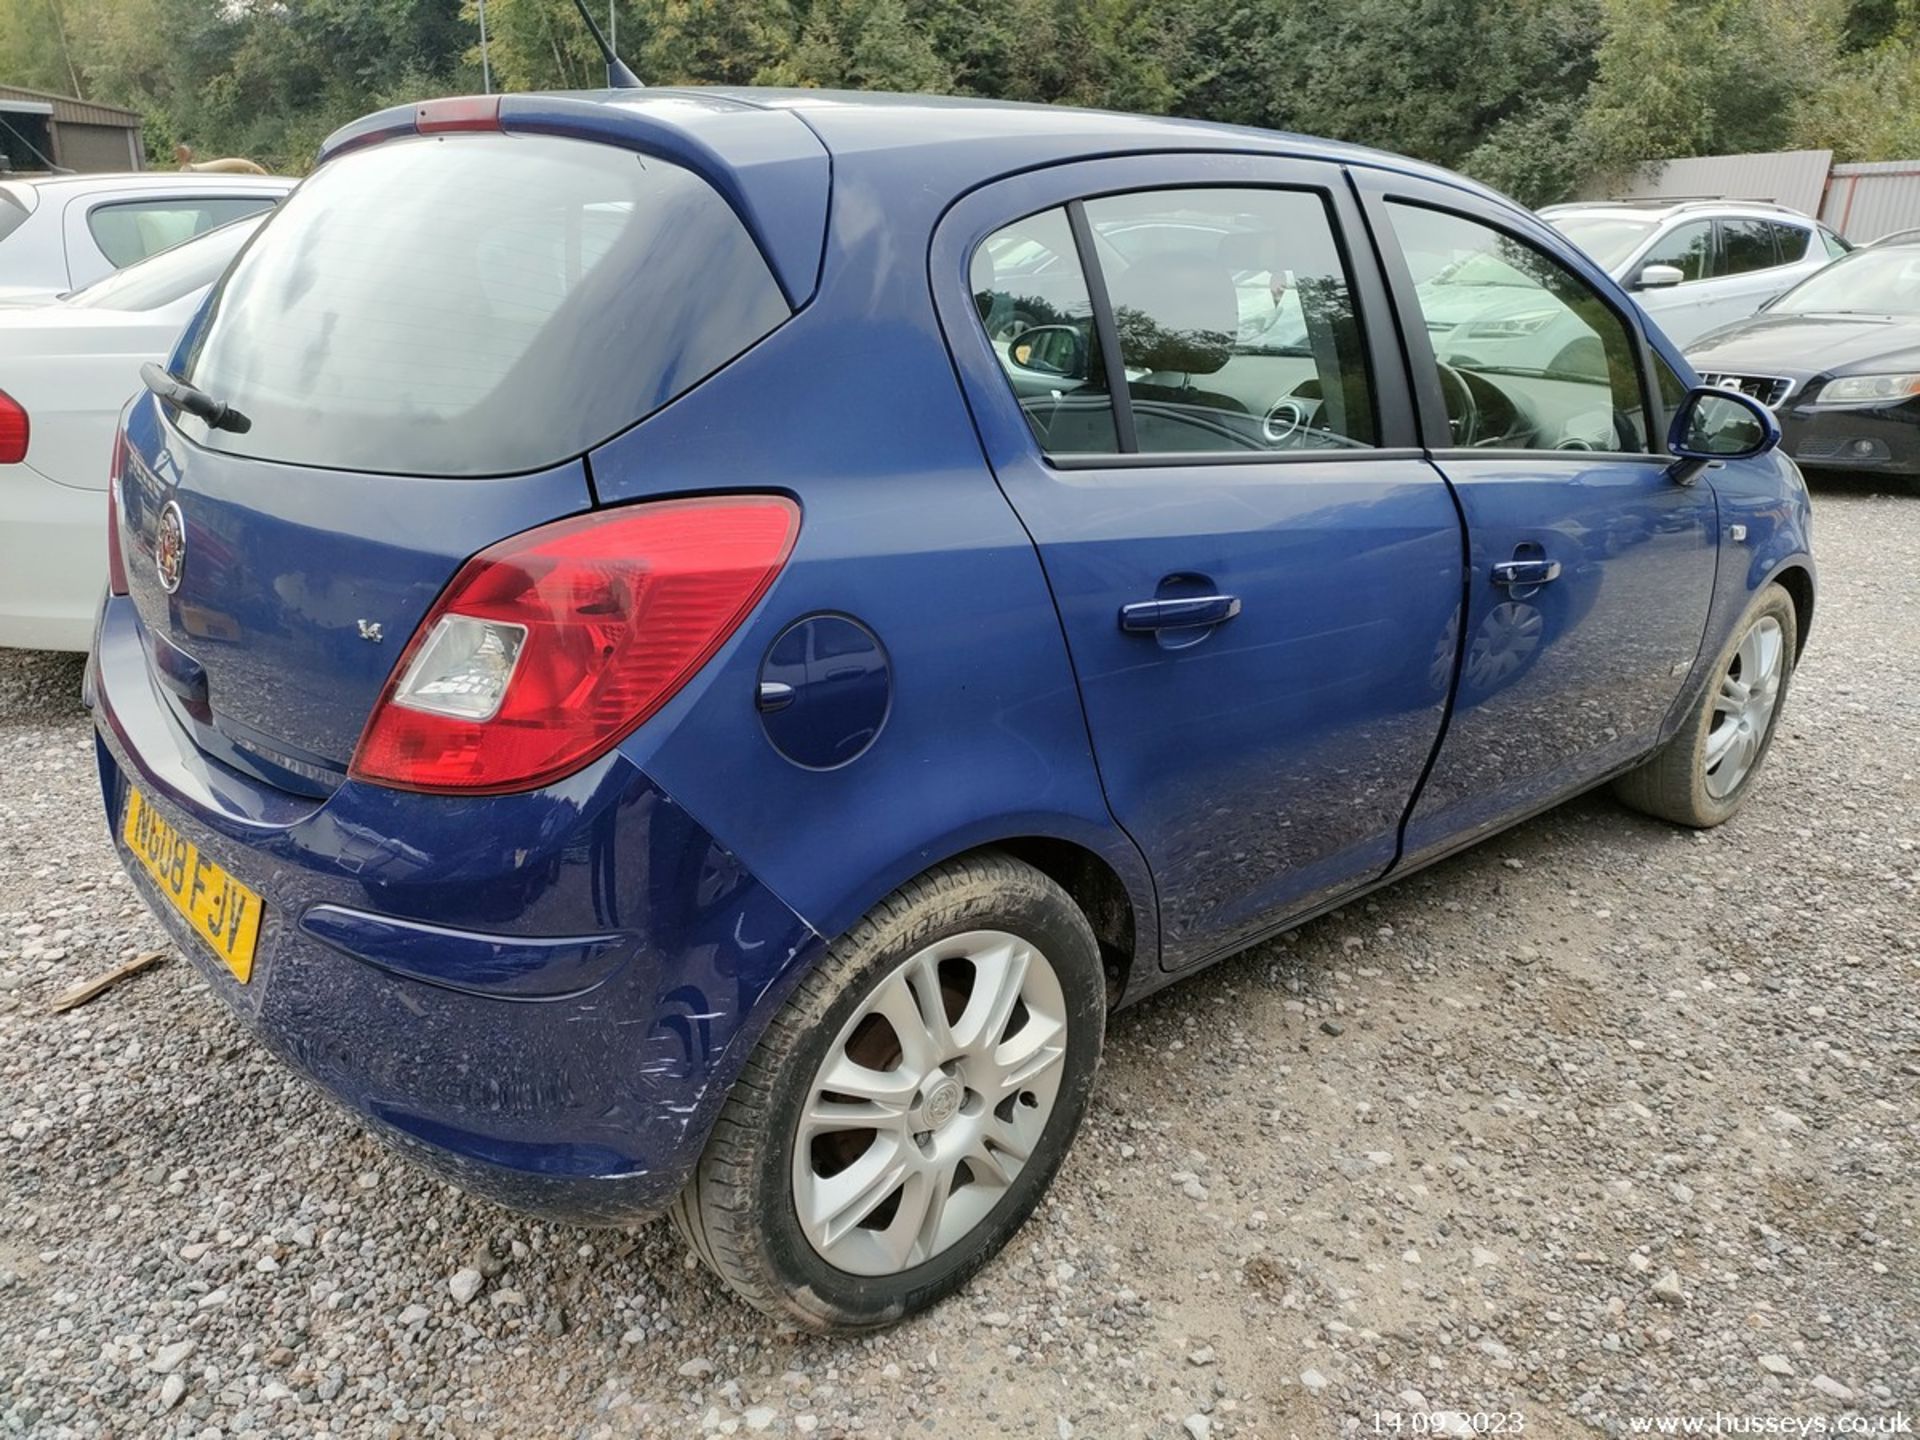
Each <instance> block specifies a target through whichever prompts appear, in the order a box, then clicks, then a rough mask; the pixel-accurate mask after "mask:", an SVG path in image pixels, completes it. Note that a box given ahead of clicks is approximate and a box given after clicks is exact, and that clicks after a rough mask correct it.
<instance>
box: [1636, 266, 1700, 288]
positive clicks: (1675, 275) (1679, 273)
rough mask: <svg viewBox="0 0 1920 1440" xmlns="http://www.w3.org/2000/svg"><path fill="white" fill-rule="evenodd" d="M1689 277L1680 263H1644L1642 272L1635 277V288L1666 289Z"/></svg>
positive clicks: (1641, 268)
mask: <svg viewBox="0 0 1920 1440" xmlns="http://www.w3.org/2000/svg"><path fill="white" fill-rule="evenodd" d="M1686 278H1687V272H1686V271H1684V270H1682V269H1681V268H1680V267H1679V266H1678V265H1642V266H1641V267H1640V274H1639V275H1638V276H1637V277H1635V279H1634V282H1633V288H1634V289H1636V290H1665V289H1666V288H1668V287H1669V286H1671V285H1678V284H1679V283H1680V282H1681V281H1683V280H1685V279H1686Z"/></svg>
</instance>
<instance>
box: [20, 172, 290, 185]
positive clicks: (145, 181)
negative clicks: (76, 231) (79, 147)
mask: <svg viewBox="0 0 1920 1440" xmlns="http://www.w3.org/2000/svg"><path fill="white" fill-rule="evenodd" d="M7 180H8V183H9V184H16V185H26V186H30V187H32V188H33V189H35V190H178V189H180V188H181V187H183V186H184V187H186V188H188V189H193V190H199V189H207V190H260V189H269V190H274V189H279V190H291V189H292V188H293V187H294V186H295V185H297V184H299V183H300V182H299V181H298V180H297V179H295V178H294V177H293V176H290V175H227V174H222V173H220V172H218V171H208V170H119V171H114V170H109V171H90V172H88V173H87V174H85V175H36V176H26V175H9V176H8V177H7Z"/></svg>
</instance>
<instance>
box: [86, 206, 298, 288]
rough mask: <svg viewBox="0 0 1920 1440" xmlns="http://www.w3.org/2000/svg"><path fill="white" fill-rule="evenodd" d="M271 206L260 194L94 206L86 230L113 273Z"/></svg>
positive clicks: (88, 216) (89, 213)
mask: <svg viewBox="0 0 1920 1440" xmlns="http://www.w3.org/2000/svg"><path fill="white" fill-rule="evenodd" d="M272 204H273V201H272V200H271V199H268V198H267V197H265V196H246V197H241V196H228V197H225V198H202V199H199V200H186V199H178V198H175V199H167V200H126V201H122V202H120V203H118V204H114V205H96V206H95V207H94V208H93V209H92V210H90V211H89V212H88V213H87V229H88V230H89V231H90V232H91V233H92V235H93V243H94V244H96V245H98V246H99V247H100V253H101V254H102V255H104V256H106V257H107V259H108V261H109V262H110V263H111V264H112V265H113V267H114V269H116V270H118V269H119V268H120V267H121V266H123V265H131V264H133V262H134V261H136V260H144V259H146V258H147V256H149V255H158V254H159V253H160V252H161V251H162V250H169V249H171V248H173V247H174V246H175V245H178V244H179V243H180V242H181V241H182V240H191V239H192V238H193V237H194V236H196V235H204V234H205V233H206V232H207V231H209V230H214V229H218V228H219V227H220V226H222V225H225V224H227V223H228V222H229V221H232V220H238V219H240V218H241V217H242V216H245V215H252V214H254V213H255V212H257V211H260V210H265V209H267V208H268V207H269V206H271V205H272Z"/></svg>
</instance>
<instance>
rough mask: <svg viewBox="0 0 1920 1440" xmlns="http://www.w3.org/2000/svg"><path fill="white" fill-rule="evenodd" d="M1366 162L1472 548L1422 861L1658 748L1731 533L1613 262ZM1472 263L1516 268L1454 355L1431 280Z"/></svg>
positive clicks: (1423, 799) (1412, 825)
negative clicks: (1429, 310) (1490, 317)
mask: <svg viewBox="0 0 1920 1440" xmlns="http://www.w3.org/2000/svg"><path fill="white" fill-rule="evenodd" d="M1360 173H1361V174H1363V176H1364V178H1363V179H1362V180H1361V182H1360V183H1361V186H1362V190H1363V194H1364V197H1365V204H1366V209H1367V214H1368V217H1369V219H1370V220H1371V221H1372V223H1373V227H1374V232H1375V234H1376V235H1377V236H1378V237H1380V240H1381V244H1382V250H1383V258H1384V259H1385V261H1386V265H1387V269H1388V274H1389V276H1390V278H1391V282H1392V285H1393V289H1394V293H1395V296H1396V299H1397V300H1398V303H1399V305H1400V307H1401V313H1402V316H1403V325H1404V329H1405V330H1406V332H1407V334H1408V336H1409V339H1410V345H1409V350H1410V359H1411V360H1412V363H1413V367H1414V383H1415V387H1416V392H1417V394H1418V396H1419V403H1420V410H1421V415H1422V423H1423V427H1424V429H1425V432H1426V434H1427V435H1428V436H1429V437H1430V443H1431V444H1432V447H1433V458H1434V461H1435V463H1436V464H1437V465H1438V466H1439V467H1440V469H1441V470H1442V471H1443V472H1444V473H1445V474H1446V476H1447V478H1448V479H1449V480H1451V481H1452V482H1453V487H1454V490H1455V492H1456V493H1457V494H1458V496H1459V498H1460V504H1461V507H1462V509H1463V511H1464V513H1465V516H1466V523H1467V532H1468V539H1469V543H1470V562H1469V568H1468V573H1467V582H1466V595H1467V606H1466V615H1465V631H1464V636H1463V640H1464V654H1463V656H1462V660H1461V667H1460V679H1459V684H1458V687H1457V690H1456V693H1455V697H1454V703H1453V713H1452V717H1451V719H1450V721H1449V723H1448V727H1447V735H1446V739H1445V741H1444V742H1443V743H1442V745H1441V747H1440V753H1439V755H1438V757H1437V759H1436V760H1435V763H1434V766H1433V770H1432V772H1431V774H1430V775H1429V776H1428V779H1427V782H1426V785H1425V786H1424V788H1423V789H1422V791H1421V794H1420V798H1419V802H1418V804H1417V805H1416V806H1415V807H1414V810H1413V813H1412V815H1411V817H1410V819H1409V822H1408V826H1407V832H1406V837H1405V844H1404V855H1405V857H1406V859H1407V861H1408V862H1410V863H1411V862H1415V861H1418V860H1421V859H1424V858H1429V857H1431V856H1432V855H1434V854H1436V853H1438V852H1439V851H1441V850H1444V849H1448V848H1451V847H1453V846H1456V845H1460V844H1463V843H1466V842H1469V841H1471V840H1473V839H1476V838H1478V837H1479V836H1481V835H1484V834H1487V833H1489V832H1490V831H1492V830H1494V829H1496V828H1498V827H1500V826H1502V825H1505V824H1507V823H1510V822H1511V821H1513V820H1515V819H1518V818H1520V817H1521V816H1523V815H1525V814H1527V813H1529V812H1531V811H1534V810H1538V809H1540V808H1542V807H1544V806H1546V805H1548V804H1551V803H1553V802H1554V801H1555V800H1558V799H1561V798H1564V797H1565V796H1566V795H1568V794H1571V793H1573V792H1575V791H1577V790H1579V789H1581V788H1582V787H1584V786H1586V785H1590V784H1592V783H1594V782H1596V781H1598V780H1600V779H1603V778H1605V777H1606V776H1607V775H1609V774H1611V773H1613V772H1614V771H1617V770H1619V769H1620V768H1622V767H1623V766H1624V765H1626V764H1628V763H1630V762H1631V761H1633V760H1635V759H1637V758H1639V757H1640V756H1642V755H1644V754H1645V753H1646V752H1647V751H1648V750H1650V749H1651V748H1652V747H1653V746H1654V744H1655V743H1656V742H1657V741H1658V740H1659V738H1660V734H1661V727H1662V724H1663V722H1664V721H1665V719H1666V716H1667V712H1668V710H1669V709H1670V708H1671V706H1672V703H1673V701H1674V698H1675V697H1676V695H1677V694H1678V692H1679V688H1680V685H1681V684H1682V682H1683V680H1684V679H1685V677H1686V675H1687V672H1688V670H1689V669H1690V668H1691V667H1692V665H1693V662H1694V659H1695V657H1696V656H1697V654H1698V653H1699V649H1700V643H1701V638H1702V635H1703V634H1704V631H1705V627H1706V618H1707V607H1708V601H1709V598H1710V595H1711V591H1712V588H1713V578H1714V568H1715V560H1716V555H1717V528H1716V518H1715V508H1714V497H1713V491H1712V489H1711V487H1709V486H1708V485H1706V484H1703V483H1693V484H1686V485H1682V484H1677V483H1675V481H1674V480H1673V479H1672V478H1671V477H1670V475H1669V466H1670V464H1671V457H1669V456H1667V455H1665V454H1664V453H1659V452H1658V451H1657V449H1656V443H1655V441H1654V439H1653V437H1654V436H1657V435H1661V434H1663V433H1664V428H1663V425H1662V424H1661V412H1660V409H1659V404H1658V402H1657V400H1656V397H1655V396H1653V395H1651V394H1650V393H1649V391H1648V386H1647V376H1648V371H1647V366H1646V351H1645V347H1644V344H1643V342H1642V339H1641V337H1640V335H1639V333H1638V330H1637V327H1636V326H1635V324H1634V322H1633V320H1632V318H1631V316H1630V314H1629V312H1628V310H1627V309H1626V308H1625V307H1623V306H1621V305H1620V304H1619V303H1618V302H1617V299H1616V298H1615V297H1614V296H1613V295H1612V294H1610V293H1608V288H1607V287H1605V286H1603V285H1602V284H1601V283H1600V282H1599V279H1598V272H1597V271H1592V270H1591V269H1590V268H1587V273H1585V274H1583V273H1582V268H1583V267H1584V262H1580V263H1576V261H1575V259H1574V258H1573V255H1574V252H1573V251H1572V250H1571V248H1570V247H1566V246H1564V245H1560V244H1557V243H1555V242H1554V241H1553V240H1552V239H1551V238H1550V237H1551V232H1550V231H1548V230H1546V229H1545V227H1544V226H1533V225H1529V224H1528V223H1527V222H1526V220H1525V219H1524V217H1521V216H1517V215H1514V214H1512V213H1511V212H1508V211H1505V210H1503V209H1500V208H1498V207H1495V206H1492V205H1485V204H1481V203H1480V202H1479V201H1477V200H1476V199H1475V197H1472V196H1470V195H1468V194H1467V193H1465V192H1464V191H1461V190H1456V189H1453V188H1451V187H1446V186H1441V185H1436V184H1429V183H1426V182H1423V181H1418V180H1413V179H1410V178H1407V177H1403V176H1398V175H1392V174H1389V173H1387V172H1384V171H1368V172H1360ZM1469 265H1471V266H1472V267H1473V268H1474V269H1475V270H1476V271H1477V272H1478V273H1483V274H1486V275H1488V276H1489V277H1493V276H1501V277H1503V281H1502V283H1501V284H1500V285H1499V286H1498V289H1499V290H1500V292H1501V293H1500V295H1499V296H1498V300H1497V304H1498V307H1499V308H1498V310H1497V311H1496V312H1495V313H1496V314H1497V316H1498V320H1497V323H1495V324H1489V326H1488V327H1487V328H1486V331H1485V333H1483V334H1475V333H1472V332H1469V333H1467V334H1466V335H1460V334H1459V333H1457V332H1451V331H1450V332H1449V333H1448V335H1447V338H1446V342H1445V344H1446V349H1445V353H1444V355H1443V356H1441V357H1440V358H1438V359H1437V358H1436V355H1435V348H1434V346H1433V344H1432V342H1431V341H1430V340H1429V338H1428V327H1427V326H1426V325H1425V324H1424V323H1423V320H1424V316H1425V313H1426V306H1427V304H1428V301H1429V297H1430V295H1431V293H1432V292H1431V286H1430V285H1428V284H1426V283H1423V282H1425V281H1426V280H1427V277H1429V276H1431V275H1434V274H1436V273H1439V272H1441V271H1443V270H1446V269H1448V268H1449V267H1453V271H1454V273H1458V272H1459V270H1460V269H1464V268H1466V267H1467V266H1469ZM1490 303H1493V302H1490ZM1442 361H1444V363H1442Z"/></svg>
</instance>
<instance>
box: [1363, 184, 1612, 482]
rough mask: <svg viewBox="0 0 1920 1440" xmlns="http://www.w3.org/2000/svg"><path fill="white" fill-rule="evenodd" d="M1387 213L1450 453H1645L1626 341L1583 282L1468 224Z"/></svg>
mask: <svg viewBox="0 0 1920 1440" xmlns="http://www.w3.org/2000/svg"><path fill="white" fill-rule="evenodd" d="M1387 213H1388V215H1389V216H1390V217H1391V220H1392V224H1393V230H1394V234H1395V235H1396V236H1397V237H1398V239H1399V241H1400V248H1401V250H1402V251H1403V252H1404V253H1405V255H1406V258H1407V264H1408V268H1409V269H1410V270H1411V271H1412V273H1413V275H1414V277H1415V287H1414V294H1415V297H1416V301H1417V303H1418V305H1419V308H1420V313H1421V319H1422V320H1423V321H1424V322H1425V325H1426V330H1427V334H1428V336H1429V338H1430V340H1431V341H1432V345H1433V352H1434V359H1435V361H1436V362H1437V370H1438V375H1437V379H1438V382H1439V386H1440V390H1441V393H1442V394H1443V395H1444V396H1445V398H1446V406H1447V421H1448V425H1449V428H1450V430H1451V432H1452V443H1453V444H1454V445H1456V446H1461V447H1474V448H1481V449H1497V450H1609V451H1637V452H1642V453H1644V452H1645V451H1646V449H1647V421H1646V411H1645V407H1644V404H1643V402H1642V399H1641V391H1640V367H1639V363H1638V361H1637V359H1636V358H1635V355H1636V347H1635V344H1634V338H1633V332H1632V331H1631V330H1630V329H1629V328H1628V327H1627V324H1626V322H1625V321H1624V320H1622V319H1621V318H1620V315H1619V313H1618V312H1617V311H1615V310H1614V309H1613V308H1612V307H1611V306H1610V305H1608V304H1607V303H1606V302H1605V301H1604V300H1602V299H1601V298H1600V296H1599V294H1598V293H1597V292H1596V291H1595V290H1594V289H1593V288H1592V287H1591V286H1589V285H1588V284H1587V282H1586V281H1584V280H1582V279H1581V278H1580V277H1579V276H1578V275H1576V274H1574V273H1573V271H1571V270H1569V269H1568V268H1567V267H1566V266H1564V265H1562V264H1561V263H1560V262H1559V261H1558V260H1556V259H1554V258H1553V257H1552V256H1550V255H1548V254H1547V253H1546V252H1545V251H1543V250H1540V249H1537V248H1535V247H1534V246H1533V245H1530V244H1528V243H1527V242H1525V241H1522V240H1518V239H1515V238H1514V237H1512V236H1510V235H1506V234H1503V233H1501V232H1500V231H1498V230H1494V229H1492V228H1490V227H1489V226H1486V225H1481V224H1479V223H1477V222H1476V221H1472V220H1468V219H1466V218H1465V217H1464V216H1460V215H1453V214H1449V213H1447V212H1445V211H1440V210H1429V209H1426V208H1425V207H1423V206H1417V205H1409V204H1405V203H1402V202H1398V201H1389V202H1388V203H1387Z"/></svg>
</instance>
